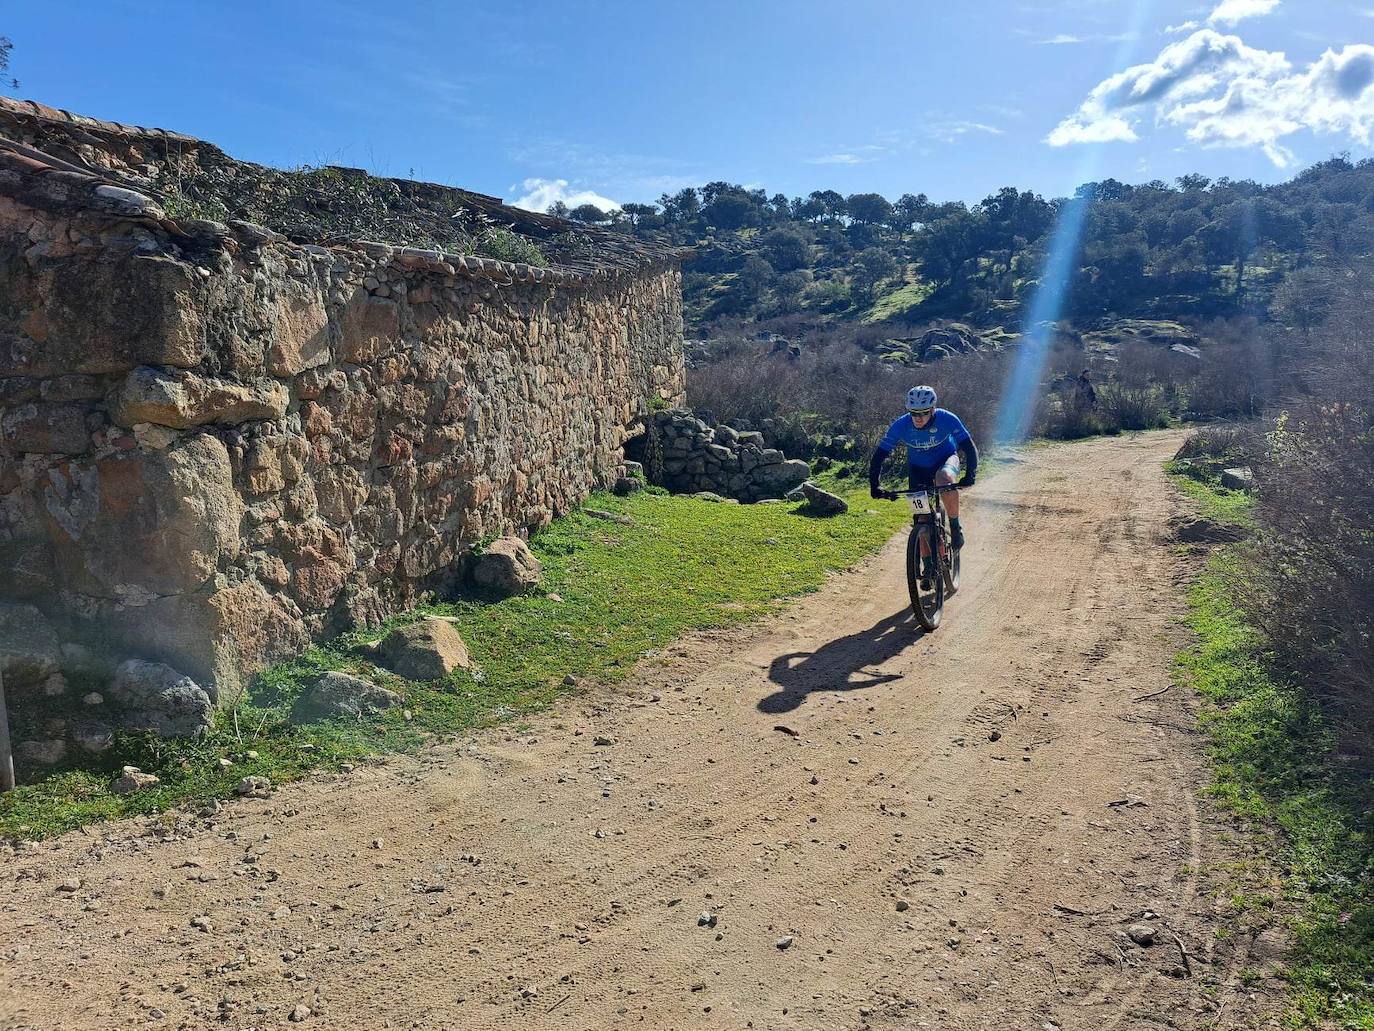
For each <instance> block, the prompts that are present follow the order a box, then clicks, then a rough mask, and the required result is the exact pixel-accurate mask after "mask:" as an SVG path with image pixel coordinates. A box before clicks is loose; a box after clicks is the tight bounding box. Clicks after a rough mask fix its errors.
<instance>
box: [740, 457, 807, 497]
mask: <svg viewBox="0 0 1374 1031" xmlns="http://www.w3.org/2000/svg"><path fill="white" fill-rule="evenodd" d="M752 476H753V480H754V483H755V485H756V486H757V487H758V488H759V491H760V494H761V495H762V496H763V497H774V498H780V497H783V496H784V495H786V494H787V492H788V491H790V490H795V489H796V488H797V487H800V486H801V485H802V484H803V483H805V482H806V481H807V480H808V479H810V477H811V467H810V466H809V465H807V464H806V463H805V462H803V461H802V460H801V459H799V458H793V459H788V460H786V461H783V462H777V463H775V464H773V465H761V466H759V467H758V468H757V469H755V470H754V471H753V473H752Z"/></svg>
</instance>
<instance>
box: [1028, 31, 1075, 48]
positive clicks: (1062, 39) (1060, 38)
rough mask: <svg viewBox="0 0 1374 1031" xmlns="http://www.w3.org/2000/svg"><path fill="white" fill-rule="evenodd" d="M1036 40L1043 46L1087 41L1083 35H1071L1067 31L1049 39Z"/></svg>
mask: <svg viewBox="0 0 1374 1031" xmlns="http://www.w3.org/2000/svg"><path fill="white" fill-rule="evenodd" d="M1036 42H1037V43H1039V44H1040V45H1041V46H1065V45H1067V44H1071V43H1083V42H1086V41H1085V40H1084V39H1083V37H1082V36H1070V35H1069V34H1068V33H1067V32H1061V33H1060V34H1059V35H1057V36H1051V37H1050V38H1049V39H1040V40H1036Z"/></svg>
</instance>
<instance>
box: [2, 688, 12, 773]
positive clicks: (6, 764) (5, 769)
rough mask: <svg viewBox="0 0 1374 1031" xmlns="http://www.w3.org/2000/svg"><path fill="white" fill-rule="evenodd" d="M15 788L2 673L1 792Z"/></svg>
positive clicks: (8, 718)
mask: <svg viewBox="0 0 1374 1031" xmlns="http://www.w3.org/2000/svg"><path fill="white" fill-rule="evenodd" d="M13 790H14V756H13V754H12V753H11V752H10V716H9V712H8V711H7V710H6V709H5V675H4V674H3V673H0V792H4V791H13Z"/></svg>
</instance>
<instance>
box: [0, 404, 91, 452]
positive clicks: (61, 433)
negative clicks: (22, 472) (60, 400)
mask: <svg viewBox="0 0 1374 1031" xmlns="http://www.w3.org/2000/svg"><path fill="white" fill-rule="evenodd" d="M86 416H87V408H86V406H85V405H79V404H26V405H20V406H19V407H17V408H13V409H11V410H10V411H8V412H6V413H5V416H4V418H3V419H2V420H0V443H3V444H4V446H6V447H8V448H9V449H10V450H11V451H14V452H16V453H21V454H22V453H25V452H27V453H29V454H44V455H80V454H85V452H86V451H88V450H89V449H90V446H91V434H90V431H89V430H88V429H87V428H86Z"/></svg>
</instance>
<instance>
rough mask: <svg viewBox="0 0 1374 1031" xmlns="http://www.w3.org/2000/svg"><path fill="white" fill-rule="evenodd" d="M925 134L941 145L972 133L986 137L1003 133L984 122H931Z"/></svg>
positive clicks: (1001, 130)
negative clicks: (982, 134)
mask: <svg viewBox="0 0 1374 1031" xmlns="http://www.w3.org/2000/svg"><path fill="white" fill-rule="evenodd" d="M925 128H926V132H928V133H929V134H930V135H931V136H933V137H935V139H937V140H939V141H940V142H941V143H954V142H955V141H956V140H958V139H961V138H962V137H964V136H969V135H972V134H973V133H984V134H986V135H988V136H1001V135H1002V133H1003V132H1004V131H1005V130H1003V129H999V128H998V127H997V126H995V125H988V124H987V123H985V122H970V121H950V122H933V123H931V124H930V125H927V126H926V127H925Z"/></svg>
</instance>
